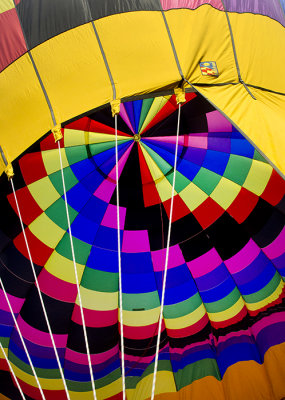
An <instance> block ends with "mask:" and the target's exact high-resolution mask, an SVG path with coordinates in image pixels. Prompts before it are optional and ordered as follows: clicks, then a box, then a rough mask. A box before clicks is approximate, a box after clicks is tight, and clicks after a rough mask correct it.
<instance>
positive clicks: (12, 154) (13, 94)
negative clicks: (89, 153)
mask: <svg viewBox="0 0 285 400" xmlns="http://www.w3.org/2000/svg"><path fill="white" fill-rule="evenodd" d="M54 64H55V63H54ZM0 93H2V94H3V93H4V94H5V95H1V96H0V110H1V113H0V145H1V146H2V144H3V145H4V148H5V155H6V156H7V158H8V159H9V160H11V161H12V160H14V159H15V158H16V157H17V156H18V155H19V154H21V153H22V152H23V151H24V150H26V149H27V148H28V147H29V146H31V145H32V144H33V143H34V142H35V141H36V140H37V139H38V138H39V137H41V136H42V135H44V134H45V133H46V132H48V131H49V130H50V129H51V127H52V120H51V116H50V112H49V108H48V106H47V103H46V100H45V98H44V95H43V92H42V89H41V87H40V84H39V81H38V78H37V76H36V74H35V72H34V69H33V66H32V63H31V60H30V58H29V56H28V54H25V55H23V56H22V57H20V58H19V59H18V60H17V61H15V62H14V63H13V64H11V65H10V66H9V67H7V68H6V69H5V70H4V71H2V72H1V74H0Z"/></svg>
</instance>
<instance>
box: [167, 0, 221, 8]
mask: <svg viewBox="0 0 285 400" xmlns="http://www.w3.org/2000/svg"><path fill="white" fill-rule="evenodd" d="M203 4H210V5H211V6H212V7H214V8H217V9H218V10H224V8H223V4H222V2H221V0H161V5H162V8H163V10H169V9H171V8H189V9H190V10H195V8H198V7H200V6H202V5H203Z"/></svg>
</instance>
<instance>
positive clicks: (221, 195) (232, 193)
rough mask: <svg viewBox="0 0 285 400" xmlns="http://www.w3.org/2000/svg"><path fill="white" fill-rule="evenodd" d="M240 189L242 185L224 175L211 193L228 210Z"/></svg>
mask: <svg viewBox="0 0 285 400" xmlns="http://www.w3.org/2000/svg"><path fill="white" fill-rule="evenodd" d="M265 165H266V164H265ZM270 169H271V167H270ZM240 190H241V187H240V186H239V185H237V184H236V183H235V182H232V181H230V180H229V179H227V178H224V177H222V179H221V180H220V181H219V183H218V184H217V186H216V187H215V189H214V190H213V192H212V193H211V195H210V197H211V198H212V199H213V200H215V202H216V203H218V204H219V205H220V206H221V207H223V208H224V209H225V210H226V209H227V208H228V207H229V206H230V205H231V204H232V202H233V201H234V200H235V198H236V196H237V195H238V193H239V191H240Z"/></svg>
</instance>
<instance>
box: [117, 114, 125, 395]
mask: <svg viewBox="0 0 285 400" xmlns="http://www.w3.org/2000/svg"><path fill="white" fill-rule="evenodd" d="M115 137H116V198H117V234H118V266H119V307H120V328H121V363H122V386H123V400H125V398H126V379H125V350H124V324H123V296H122V264H121V238H120V200H119V157H118V116H117V114H116V115H115Z"/></svg>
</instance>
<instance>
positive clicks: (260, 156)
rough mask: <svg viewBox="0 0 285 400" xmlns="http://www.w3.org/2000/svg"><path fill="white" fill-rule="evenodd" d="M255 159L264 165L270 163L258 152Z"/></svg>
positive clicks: (255, 151)
mask: <svg viewBox="0 0 285 400" xmlns="http://www.w3.org/2000/svg"><path fill="white" fill-rule="evenodd" d="M253 158H254V159H255V160H258V161H263V162H264V163H266V164H268V162H267V161H266V160H265V158H264V157H262V155H261V154H260V153H259V152H258V151H257V150H254V155H253Z"/></svg>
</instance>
